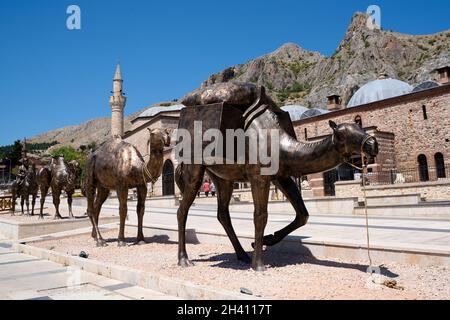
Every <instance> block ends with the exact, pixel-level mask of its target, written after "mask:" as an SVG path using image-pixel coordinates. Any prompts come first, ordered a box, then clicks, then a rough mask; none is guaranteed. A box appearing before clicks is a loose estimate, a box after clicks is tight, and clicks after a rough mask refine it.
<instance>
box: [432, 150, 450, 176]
mask: <svg viewBox="0 0 450 320" xmlns="http://www.w3.org/2000/svg"><path fill="white" fill-rule="evenodd" d="M434 163H435V165H436V176H437V178H438V179H439V178H446V176H447V175H446V173H445V163H444V155H443V154H442V153H440V152H438V153H436V154H435V155H434Z"/></svg>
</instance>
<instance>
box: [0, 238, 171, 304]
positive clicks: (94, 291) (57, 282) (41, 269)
mask: <svg viewBox="0 0 450 320" xmlns="http://www.w3.org/2000/svg"><path fill="white" fill-rule="evenodd" d="M11 299H13V300H140V299H146V300H162V299H164V300H167V299H174V297H171V296H168V295H164V294H162V293H159V292H156V291H153V290H149V289H144V288H140V287H137V286H133V285H130V284H127V283H123V282H120V281H117V280H113V279H109V278H106V277H103V276H99V275H96V274H92V273H89V272H85V271H80V270H77V269H75V268H74V267H66V266H62V265H60V264H57V263H53V262H50V261H47V260H40V259H37V258H35V257H33V256H29V255H25V254H20V253H16V252H14V251H13V250H12V249H11V245H10V244H9V243H8V242H7V241H6V240H1V239H0V300H11Z"/></svg>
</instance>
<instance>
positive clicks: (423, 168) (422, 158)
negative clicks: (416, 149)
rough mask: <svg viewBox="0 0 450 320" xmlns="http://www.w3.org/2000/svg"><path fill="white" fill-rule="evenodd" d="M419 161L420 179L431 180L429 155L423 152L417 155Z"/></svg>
mask: <svg viewBox="0 0 450 320" xmlns="http://www.w3.org/2000/svg"><path fill="white" fill-rule="evenodd" d="M417 162H418V164H419V179H420V181H428V180H430V175H429V174H428V162H427V157H426V155H424V154H421V155H419V156H418V157H417Z"/></svg>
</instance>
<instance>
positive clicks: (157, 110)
mask: <svg viewBox="0 0 450 320" xmlns="http://www.w3.org/2000/svg"><path fill="white" fill-rule="evenodd" d="M184 107H185V106H184V105H182V104H175V105H172V106H168V107H162V106H157V107H150V108H148V109H147V110H145V111H144V112H142V113H141V114H140V115H139V117H138V118H146V117H153V116H156V115H157V114H158V113H160V112H167V111H178V110H181V109H183V108H184Z"/></svg>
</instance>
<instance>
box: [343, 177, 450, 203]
mask: <svg viewBox="0 0 450 320" xmlns="http://www.w3.org/2000/svg"><path fill="white" fill-rule="evenodd" d="M335 188H336V196H337V197H343V198H346V197H359V198H362V197H363V196H364V194H363V190H362V188H361V180H353V181H339V182H336V183H335ZM366 194H367V196H385V195H405V194H420V195H421V197H422V198H424V199H425V200H447V201H448V200H450V179H445V180H442V181H432V182H421V183H399V184H394V185H382V186H367V187H366Z"/></svg>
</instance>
